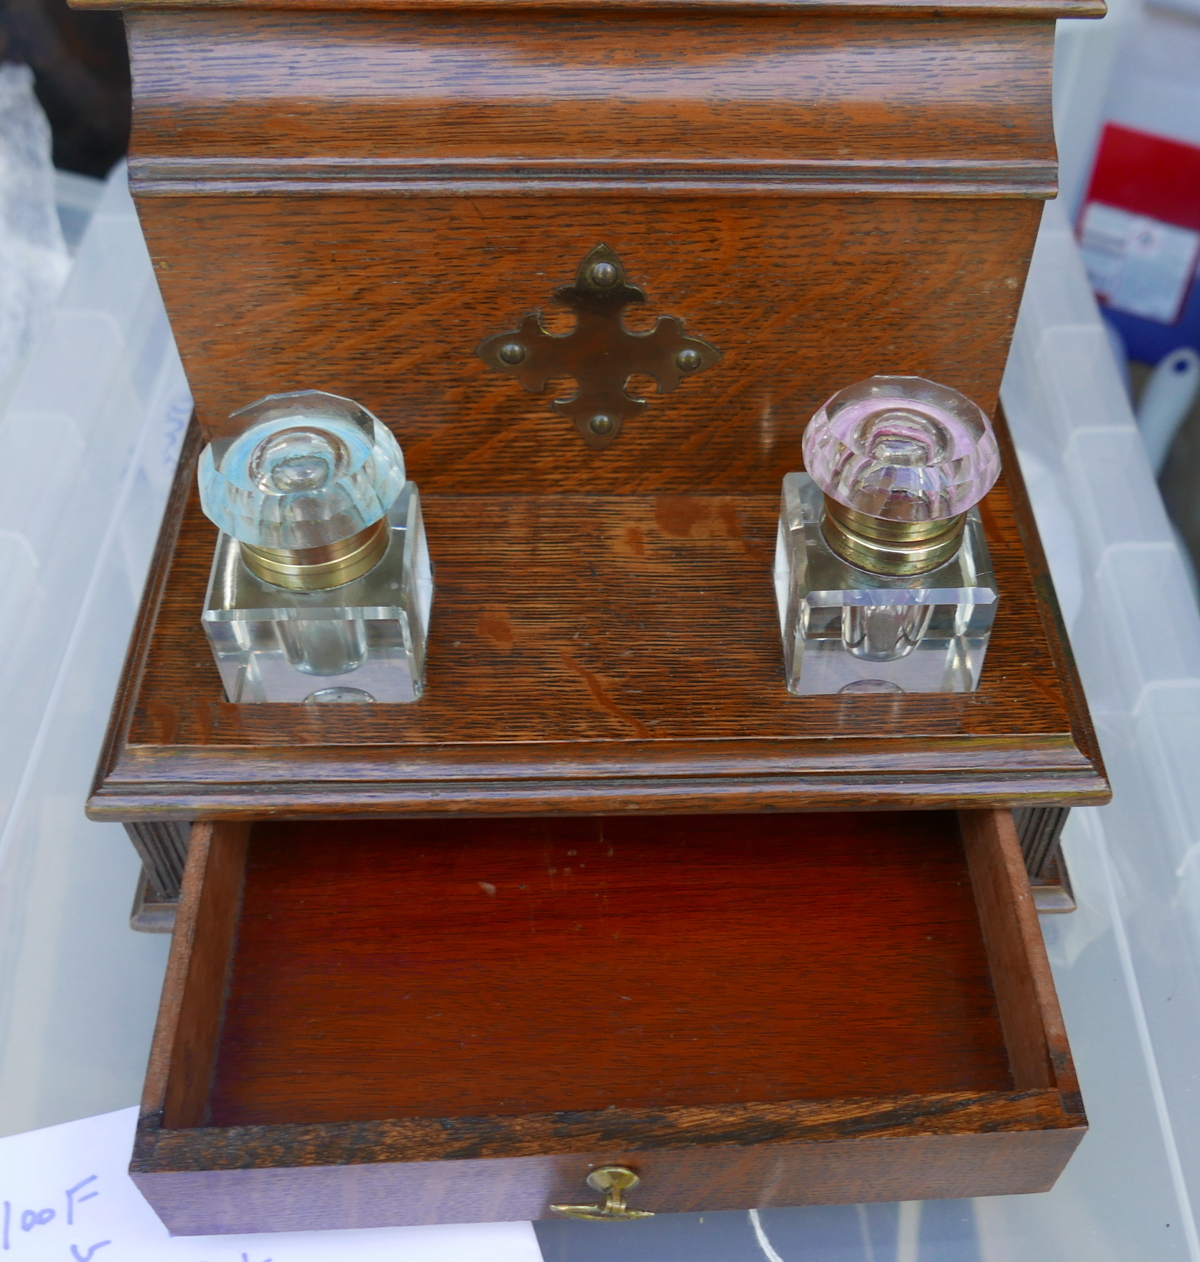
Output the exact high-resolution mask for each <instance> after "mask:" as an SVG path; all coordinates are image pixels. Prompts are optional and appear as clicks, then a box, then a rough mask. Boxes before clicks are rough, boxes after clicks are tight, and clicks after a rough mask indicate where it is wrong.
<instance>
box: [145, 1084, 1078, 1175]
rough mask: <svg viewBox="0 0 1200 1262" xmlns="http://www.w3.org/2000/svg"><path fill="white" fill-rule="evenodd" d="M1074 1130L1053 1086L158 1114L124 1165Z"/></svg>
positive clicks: (467, 1156) (498, 1154)
mask: <svg viewBox="0 0 1200 1262" xmlns="http://www.w3.org/2000/svg"><path fill="white" fill-rule="evenodd" d="M1085 1129H1086V1123H1085V1120H1084V1118H1083V1117H1082V1115H1081V1114H1080V1113H1077V1112H1070V1111H1068V1110H1067V1109H1066V1108H1065V1107H1064V1106H1063V1101H1062V1099H1061V1097H1060V1095H1059V1093H1058V1092H1057V1091H1045V1090H1042V1091H1008V1092H1004V1091H980V1092H969V1091H963V1092H939V1093H935V1094H930V1095H898V1096H868V1097H861V1098H855V1099H846V1100H832V1101H830V1100H819V1101H808V1100H800V1101H785V1102H782V1103H776V1104H728V1105H718V1106H712V1107H676V1108H663V1109H600V1110H595V1111H589V1112H570V1113H542V1114H522V1115H518V1116H511V1117H509V1116H484V1117H452V1118H405V1119H399V1120H390V1121H379V1122H348V1123H324V1124H319V1125H317V1124H314V1125H303V1124H291V1125H287V1124H284V1125H269V1126H230V1127H197V1128H190V1129H181V1130H169V1129H167V1128H165V1127H163V1126H162V1123H161V1115H159V1114H144V1115H143V1116H142V1118H141V1119H140V1121H139V1124H138V1141H137V1144H136V1146H135V1151H134V1158H133V1161H132V1163H131V1165H130V1172H131V1173H137V1174H150V1173H157V1172H166V1171H174V1172H184V1171H191V1170H194V1171H209V1170H254V1169H272V1168H277V1167H281V1166H293V1165H307V1166H338V1165H368V1164H374V1163H385V1164H389V1163H395V1164H403V1163H409V1162H424V1161H494V1160H498V1159H502V1158H507V1157H543V1156H559V1155H572V1154H574V1155H578V1154H581V1153H588V1152H591V1151H594V1150H595V1149H597V1148H600V1149H603V1148H605V1147H608V1148H611V1147H614V1146H618V1147H620V1148H621V1149H622V1150H623V1151H626V1152H639V1151H643V1152H649V1151H668V1150H673V1149H686V1148H696V1147H704V1148H713V1147H727V1148H747V1147H761V1146H764V1145H794V1144H799V1143H829V1142H834V1141H836V1140H844V1139H855V1140H859V1139H883V1138H904V1137H908V1136H917V1135H971V1134H978V1133H986V1134H1001V1133H1004V1134H1011V1133H1015V1132H1022V1131H1024V1132H1039V1131H1061V1130H1078V1131H1080V1132H1081V1133H1082V1131H1083V1130H1085ZM299 1154H302V1155H303V1158H302V1159H298V1155H299Z"/></svg>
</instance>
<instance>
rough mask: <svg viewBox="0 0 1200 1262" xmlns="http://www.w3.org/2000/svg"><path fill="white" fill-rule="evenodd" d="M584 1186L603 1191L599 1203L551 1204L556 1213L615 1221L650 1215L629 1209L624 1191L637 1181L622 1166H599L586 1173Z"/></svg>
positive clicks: (631, 1173)
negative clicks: (603, 1195) (602, 1197)
mask: <svg viewBox="0 0 1200 1262" xmlns="http://www.w3.org/2000/svg"><path fill="white" fill-rule="evenodd" d="M587 1181H588V1186H589V1187H592V1188H595V1189H596V1191H597V1192H606V1193H607V1194H608V1195H607V1196H606V1197H605V1198H604V1204H603V1205H551V1206H550V1208H551V1209H552V1210H553V1211H554V1212H555V1213H556V1214H562V1215H563V1217H564V1218H591V1219H594V1220H595V1221H597V1222H616V1221H618V1220H621V1219H630V1218H653V1217H654V1215H653V1214H652V1213H650V1211H649V1210H644V1209H630V1208H629V1206H628V1205H626V1204H625V1193H626V1192H627V1191H628V1190H629V1189H630V1188H635V1187H637V1185H638V1182H639V1180H638V1177H637V1175H636V1174H634V1172H633V1171H632V1170H628V1169H626V1167H625V1166H601V1167H600V1168H599V1169H598V1170H593V1171H592V1172H591V1174H589V1175H588V1177H587Z"/></svg>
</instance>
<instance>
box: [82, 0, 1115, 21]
mask: <svg viewBox="0 0 1200 1262" xmlns="http://www.w3.org/2000/svg"><path fill="white" fill-rule="evenodd" d="M70 4H71V7H72V8H73V9H124V10H130V11H138V10H141V11H145V12H155V11H162V10H164V9H165V10H168V11H170V10H179V9H266V10H271V9H292V10H297V9H298V10H308V11H314V10H315V11H324V12H370V11H374V12H392V13H395V12H416V13H420V12H428V11H430V10H432V11H435V12H442V11H452V10H453V11H460V10H468V11H469V10H477V11H481V12H488V11H493V12H494V11H495V10H497V9H501V10H505V11H508V12H512V11H514V10H515V11H522V10H529V11H531V12H533V13H537V12H542V11H545V10H563V9H565V10H580V9H591V10H602V11H603V10H614V9H619V10H624V11H628V10H633V11H637V10H662V9H668V10H675V11H677V12H678V11H682V12H687V11H689V10H701V11H713V10H716V11H719V12H726V13H762V12H768V13H780V12H785V13H797V14H812V13H836V14H849V15H852V16H855V17H948V18H949V17H954V16H956V15H958V14H965V15H968V16H972V17H974V16H976V15H983V16H986V17H994V18H1025V19H1029V18H1044V19H1047V20H1053V19H1055V18H1092V17H1094V18H1101V17H1103V16H1104V15H1105V14H1106V13H1107V12H1108V5H1107V4H1106V3H1105V0H362V2H359V0H70Z"/></svg>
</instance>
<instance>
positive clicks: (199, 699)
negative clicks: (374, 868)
mask: <svg viewBox="0 0 1200 1262" xmlns="http://www.w3.org/2000/svg"><path fill="white" fill-rule="evenodd" d="M194 449H195V442H194V440H193V445H192V448H191V450H192V451H194ZM191 476H192V475H191V473H190V470H189V469H188V468H187V467H186V462H185V464H184V465H183V466H181V472H180V474H179V492H180V494H179V498H178V499H177V500H176V501H175V510H176V511H180V512H182V508H183V503H182V501H183V498H184V496H185V495H190V496H191V499H190V505H189V507H188V510H187V514H186V517H185V519H184V524H183V528H182V533H178V532H177V529H176V527H175V524H174V522H173V521H170V522H168V524H167V525H166V526H165V528H164V536H163V544H162V546H161V548H160V551H159V554H158V560H157V562H156V567H155V570H154V573H153V575H152V578H151V581H150V583H149V585H148V588H147V593H146V597H145V601H144V606H143V612H142V616H141V619H140V621H139V625H138V630H137V632H136V634H135V638H134V642H133V645H132V647H131V651H130V657H129V661H128V664H127V668H126V672H125V676H124V681H123V684H122V688H121V691H120V693H119V697H118V705H117V708H116V710H115V712H114V719H113V724H112V727H111V729H110V734H109V741H108V744H107V746H106V751H105V753H104V755H103V758H102V762H101V767H100V771H99V776H98V782H97V786H96V790H95V792H94V794H93V797H92V799H91V802H90V804H89V810H90V811H91V813H92V814H93V815H94V816H95V817H97V818H118V819H123V818H138V817H143V818H170V817H176V818H195V817H197V816H202V817H203V816H216V815H222V814H224V815H238V816H241V817H250V818H253V817H255V816H259V817H261V816H264V815H276V816H284V817H291V818H297V817H304V816H311V815H331V814H332V815H347V814H438V813H447V812H453V813H462V812H473V813H479V814H505V813H524V814H529V813H531V812H532V813H536V812H550V813H564V812H577V811H582V812H585V813H594V812H595V811H597V810H602V809H610V810H612V809H616V810H637V809H641V810H646V809H650V810H659V811H663V810H666V811H672V810H674V811H680V810H687V809H716V810H723V811H737V810H747V809H772V808H785V809H821V808H825V809H828V808H830V807H834V808H844V809H862V808H871V807H876V806H880V807H886V806H889V805H892V806H908V807H916V806H921V805H930V804H939V805H948V806H960V805H970V804H972V803H988V802H990V803H997V804H999V803H1010V802H1017V801H1021V800H1026V801H1050V802H1070V801H1076V802H1082V801H1101V800H1105V799H1106V798H1107V794H1108V788H1107V783H1106V781H1105V780H1104V776H1103V768H1102V765H1101V763H1100V757H1099V752H1098V749H1097V747H1096V744H1095V738H1094V735H1093V733H1092V730H1091V726H1090V722H1089V720H1088V718H1087V713H1086V708H1085V707H1084V705H1083V701H1082V695H1081V693H1080V691H1079V689H1078V682H1077V676H1076V675H1075V672H1074V665H1073V663H1072V661H1071V658H1070V651H1069V648H1068V647H1067V646H1066V644H1065V639H1064V638H1063V637H1064V635H1065V633H1064V632H1063V631H1062V628H1061V625H1060V624H1059V623H1058V621H1057V607H1056V606H1055V604H1054V600H1053V590H1052V587H1051V586H1050V584H1049V579H1048V577H1047V576H1046V574H1045V571H1044V565H1043V563H1041V562H1040V558H1039V560H1038V562H1037V563H1036V564H1034V565H1031V564H1030V562H1029V560H1028V559H1027V558H1026V556H1025V553H1024V550H1023V544H1022V536H1024V537H1025V538H1027V539H1028V538H1031V537H1036V532H1035V530H1034V527H1033V525H1032V521H1031V519H1030V518H1029V517H1028V513H1027V506H1025V505H1024V500H1023V498H1022V499H1021V500H1020V501H1019V503H1020V504H1021V505H1022V510H1023V511H1022V515H1021V516H1020V517H1014V514H1013V511H1012V504H1011V502H1010V499H1009V494H1008V491H1007V487H1008V486H1010V485H1019V484H1018V479H1019V470H1018V469H1017V466H1016V463H1015V459H1010V462H1009V468H1008V474H1007V475H1006V480H1005V482H1004V483H1002V484H1001V485H1000V486H999V487H997V489H996V490H995V491H993V492H992V494H991V495H990V496H989V497H988V498H987V499H986V500H985V501H984V504H983V508H984V516H985V525H986V529H987V534H988V539H989V546H990V548H991V551H992V558H993V563H994V565H995V568H996V573H997V577H998V581H999V584H1000V590H1001V592H1002V593H1003V595H1002V599H1001V602H1000V605H999V610H998V614H997V619H996V626H995V630H994V632H993V635H992V641H991V646H990V648H989V651H988V658H987V662H986V664H985V667H984V671H983V676H982V679H981V683H980V688H979V689H978V691H976V692H974V693H970V694H959V695H950V694H945V695H942V694H936V695H912V696H905V697H899V698H895V699H890V698H874V697H869V696H858V697H843V696H831V697H804V698H799V697H793V696H792V695H791V694H789V693H788V692H787V690H786V688H785V687H784V683H783V678H782V661H781V652H780V648H779V639H778V635H779V632H778V621H777V616H776V612H775V606H774V592H773V587H772V583H771V555H772V554H771V549H772V546H773V541H774V533H775V521H776V516H777V511H778V508H777V500H776V498H775V497H774V496H770V497H768V496H756V497H732V496H730V497H719V496H644V497H634V496H630V497H616V498H606V497H586V498H585V497H572V496H546V497H513V498H502V499H499V500H497V501H494V502H491V501H487V500H483V499H480V498H471V497H442V496H426V497H424V507H425V513H426V522H427V528H428V531H429V536H430V547H431V552H432V555H433V558H434V562H435V565H436V567H437V591H436V594H435V598H434V608H433V618H432V623H431V631H430V641H429V659H428V680H427V691H426V694H425V696H424V697H423V698H422V700H421V701H420V702H419V703H416V704H413V705H407V706H404V705H387V706H372V707H369V708H366V709H364V708H362V707H354V712H353V713H350V712H348V711H344V710H343V709H342V708H340V707H336V706H333V707H331V706H322V707H312V706H285V705H271V706H254V705H230V704H228V703H226V702H225V701H224V700H223V696H222V693H221V685H220V680H219V678H218V676H217V672H216V667H215V665H214V664H213V661H212V657H211V653H210V652H209V649H208V645H207V642H206V641H205V638H204V634H203V631H202V629H201V627H200V623H199V610H200V608H201V606H202V603H203V597H204V588H205V584H206V581H207V576H208V569H209V564H210V559H211V550H212V546H213V542H214V539H215V532H214V529H213V527H212V526H211V525H210V524H209V523H208V522H207V520H206V519H205V518H204V517H203V515H202V514H201V513H200V511H199V507H198V504H197V503H196V500H195V496H194V493H191V492H190V490H189V489H188V488H189V487H190V482H191Z"/></svg>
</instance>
